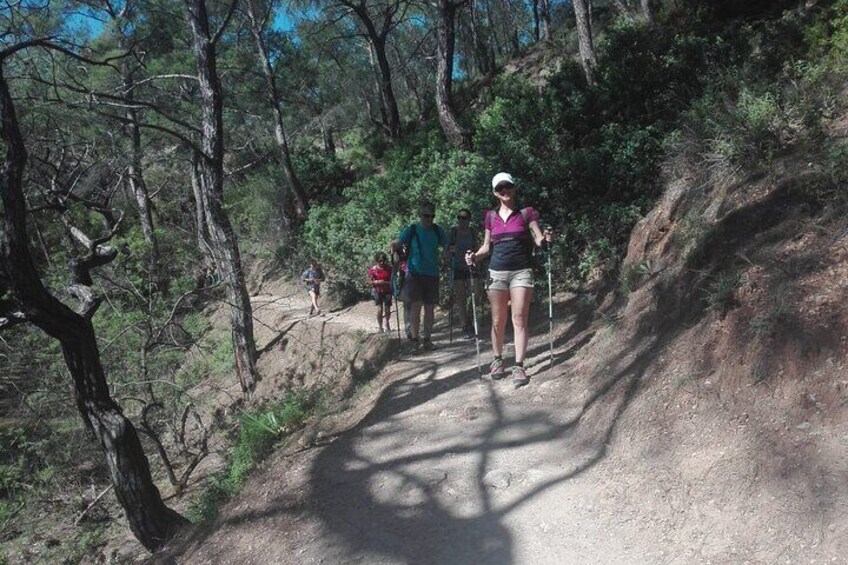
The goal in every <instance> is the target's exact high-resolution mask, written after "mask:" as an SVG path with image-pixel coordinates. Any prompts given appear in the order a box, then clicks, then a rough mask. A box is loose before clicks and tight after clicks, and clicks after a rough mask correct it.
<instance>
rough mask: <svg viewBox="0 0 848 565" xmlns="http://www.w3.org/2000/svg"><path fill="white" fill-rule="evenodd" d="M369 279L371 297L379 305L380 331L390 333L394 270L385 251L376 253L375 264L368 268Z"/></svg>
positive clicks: (378, 322)
mask: <svg viewBox="0 0 848 565" xmlns="http://www.w3.org/2000/svg"><path fill="white" fill-rule="evenodd" d="M368 279H369V280H370V281H371V298H373V299H374V304H376V305H377V326H378V327H379V328H380V329H379V332H380V333H383V332H386V333H389V332H391V331H392V329H391V327H390V325H389V320H390V319H391V315H392V270H391V268H389V259H388V257H386V254H385V253H383V252H380V253H377V254H376V255H374V265H372V266H371V267H369V268H368ZM384 320H385V322H386V323H385V328H384V327H383V321H384Z"/></svg>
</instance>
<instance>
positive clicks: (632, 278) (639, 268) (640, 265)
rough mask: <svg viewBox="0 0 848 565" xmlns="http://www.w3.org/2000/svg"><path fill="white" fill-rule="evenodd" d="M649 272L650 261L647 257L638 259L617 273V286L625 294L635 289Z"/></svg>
mask: <svg viewBox="0 0 848 565" xmlns="http://www.w3.org/2000/svg"><path fill="white" fill-rule="evenodd" d="M651 272H652V270H651V261H650V260H649V259H640V260H639V261H636V262H635V263H633V264H630V265H627V266H625V267H623V268H622V269H621V272H620V273H619V275H618V282H619V288H620V289H621V292H622V294H624V295H625V296H626V295H628V294H630V293H631V292H633V291H634V290H636V288H637V287H638V286H639V284H641V282H642V281H643V280H644V279H645V277H647V276H649V275H650V274H651Z"/></svg>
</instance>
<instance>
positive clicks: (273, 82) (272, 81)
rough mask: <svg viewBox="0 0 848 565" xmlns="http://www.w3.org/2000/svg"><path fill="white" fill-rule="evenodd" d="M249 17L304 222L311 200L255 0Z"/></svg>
mask: <svg viewBox="0 0 848 565" xmlns="http://www.w3.org/2000/svg"><path fill="white" fill-rule="evenodd" d="M247 17H248V19H250V30H251V32H252V33H253V39H254V41H255V42H256V50H257V53H258V55H259V64H260V65H261V66H262V74H263V75H264V77H265V84H266V86H267V87H268V99H269V102H270V104H271V110H272V111H273V113H274V137H275V138H276V140H277V147H278V148H279V150H280V161H281V162H282V164H283V173H284V174H285V176H286V183H287V184H288V186H289V188H290V189H291V194H292V197H293V199H294V216H295V219H297V220H298V221H301V222H302V221H303V220H305V219H306V212H307V210H308V209H309V202H308V200H307V197H306V192H305V191H304V190H303V185H302V184H301V183H300V179H298V178H297V174H295V171H294V165H292V160H291V152H290V151H289V142H288V139H287V137H286V130H285V126H284V124H283V109H282V108H280V91H279V89H278V88H277V77H275V76H274V69H273V68H272V67H271V58H270V56H269V55H268V49H267V48H266V47H265V39H264V38H263V37H262V32H263V31H264V30H263V28H264V24H263V23H262V22H260V20H259V19H258V18H257V17H256V8H255V6H254V5H253V0H248V2H247ZM286 200H287V199H286V198H283V201H284V202H285V201H286Z"/></svg>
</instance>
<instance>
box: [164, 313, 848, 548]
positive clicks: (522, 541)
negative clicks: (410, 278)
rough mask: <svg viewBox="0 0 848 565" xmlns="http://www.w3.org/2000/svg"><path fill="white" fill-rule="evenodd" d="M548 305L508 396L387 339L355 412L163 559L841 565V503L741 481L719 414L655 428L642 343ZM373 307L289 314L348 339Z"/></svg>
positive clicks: (453, 360)
mask: <svg viewBox="0 0 848 565" xmlns="http://www.w3.org/2000/svg"><path fill="white" fill-rule="evenodd" d="M258 299H260V300H264V301H266V302H274V300H273V299H271V298H268V297H259V298H258ZM301 306H302V305H301ZM561 306H568V307H563V308H561V309H560V311H562V312H572V314H570V315H564V316H563V317H562V319H561V320H560V322H559V331H558V334H557V338H556V342H555V344H556V349H555V360H554V363H553V366H552V367H551V366H550V365H549V357H548V342H547V335H546V333H545V332H546V330H547V320H546V317H545V314H546V312H545V313H544V314H542V313H541V312H537V313H536V315H535V319H536V320H537V326H536V327H535V328H534V331H533V338H532V339H531V344H530V346H531V347H530V352H529V358H528V367H529V371H528V372H529V374H530V375H531V377H532V380H531V383H530V385H529V386H527V387H524V388H521V389H517V390H516V389H514V388H513V386H512V384H511V382H510V381H509V379H505V380H503V381H491V380H490V379H488V378H482V377H481V376H480V374H479V373H478V368H477V365H476V359H475V348H474V342H473V341H466V340H458V339H454V342H453V343H452V344H450V343H448V339H447V334H446V332H445V331H444V329H443V331H442V332H441V333H439V334H438V335H437V339H436V344H437V346H438V348H437V349H436V350H435V351H433V352H429V353H426V354H414V355H413V354H411V353H409V352H408V351H406V350H405V349H404V347H403V346H402V344H400V343H398V342H396V341H395V342H394V343H397V349H395V350H394V354H395V358H394V360H393V361H392V362H391V363H390V364H389V365H388V366H387V367H386V368H385V369H383V373H382V374H381V378H380V379H378V380H379V381H380V383H381V385H380V387H379V389H377V390H375V391H374V393H373V395H374V396H373V398H371V399H370V400H369V401H368V402H365V404H367V406H366V408H365V410H364V411H363V416H362V417H358V418H357V419H355V422H354V424H353V425H352V426H347V427H343V428H342V431H336V432H330V433H329V434H328V435H326V436H322V437H321V438H320V441H318V442H317V443H318V444H317V445H310V446H309V447H308V448H306V449H299V450H295V451H294V452H289V453H282V452H281V453H278V454H277V455H276V456H274V457H273V458H272V459H271V460H270V461H269V462H268V463H267V464H266V465H264V466H263V468H262V469H260V470H259V471H258V472H257V473H256V474H255V475H254V476H253V477H252V479H251V480H250V482H249V484H248V486H247V487H246V488H245V490H244V491H243V492H242V494H240V495H239V496H238V497H237V498H236V499H234V500H233V501H231V502H230V503H229V504H228V505H227V506H226V507H225V508H224V509H222V512H221V515H220V518H219V520H218V521H217V522H216V524H215V525H214V527H213V528H211V530H210V531H208V532H206V533H203V534H200V535H198V536H196V537H195V539H194V540H193V541H192V542H191V543H190V544H189V545H188V546H187V547H186V548H184V549H183V550H182V551H181V552H180V553H181V554H180V556H179V557H178V558H177V562H179V563H191V564H200V563H204V564H205V563H239V564H272V563H273V564H311V563H315V564H319V563H320V564H349V563H361V564H369V565H370V564H433V565H436V564H438V565H446V564H447V565H449V564H457V565H459V564H494V565H523V564H528V565H529V564H533V565H539V564H552V565H553V564H572V563H573V564H636V563H638V564H681V565H682V564H690V563H715V564H726V563H739V564H742V563H801V562H803V563H810V562H816V563H823V562H824V563H837V562H844V561H840V559H841V558H839V557H837V556H838V555H840V553H839V552H840V551H841V549H840V548H841V547H842V546H843V545H844V544H843V543H842V542H841V541H840V539H842V538H841V537H840V536H841V533H845V528H846V527H848V521H846V518H845V517H846V512H845V511H844V508H843V507H842V505H843V503H845V502H848V498H846V496H842V495H840V496H839V497H838V498H835V499H833V500H832V503H831V504H829V505H828V507H829V508H831V510H832V512H830V514H829V516H831V517H827V516H828V515H827V514H824V513H822V512H821V505H819V504H818V503H816V504H814V503H813V502H814V501H809V503H807V502H803V500H805V499H804V498H803V493H804V492H807V489H808V486H809V483H810V481H806V480H795V481H793V482H791V483H789V482H787V481H785V480H783V479H781V481H782V482H774V481H771V480H769V478H768V477H767V476H765V475H763V473H762V471H761V470H760V471H757V470H756V469H754V471H750V469H752V468H753V467H755V466H756V465H753V466H752V454H754V453H757V452H758V450H760V449H761V448H760V447H759V446H758V445H757V444H756V435H752V434H749V433H748V432H747V431H746V429H745V428H744V427H740V426H739V425H738V424H737V423H733V422H730V423H728V422H726V421H725V419H724V416H722V415H719V416H718V417H716V416H714V415H711V414H709V413H707V414H701V413H697V412H692V414H691V418H687V419H686V420H685V421H677V420H672V421H668V420H664V419H663V418H662V408H661V405H658V403H661V402H664V401H663V400H661V399H657V398H655V397H654V396H651V395H641V396H640V395H638V394H637V390H638V388H639V387H640V386H641V384H640V383H641V381H642V380H643V379H644V378H647V377H645V375H646V372H650V371H651V370H652V369H650V363H651V362H652V358H651V355H650V353H651V352H652V351H653V350H652V349H651V347H652V346H653V344H652V343H651V341H650V340H644V343H641V342H640V345H639V346H637V347H633V348H631V349H629V350H628V351H627V352H619V348H618V346H617V345H616V342H615V340H614V339H612V336H613V334H611V333H609V332H607V331H605V330H603V328H602V329H601V330H600V331H598V330H597V326H594V327H593V326H592V325H590V323H589V321H588V319H587V318H586V317H585V316H584V317H582V318H581V317H580V316H578V314H577V313H575V312H578V311H579V308H573V307H572V306H573V304H569V305H563V304H561ZM372 309H373V308H372V307H371V306H370V305H369V304H363V305H360V306H358V307H355V308H352V309H349V310H346V311H343V312H341V313H336V314H333V315H332V316H331V317H329V318H327V319H318V318H308V317H306V316H305V311H306V309H303V312H301V309H299V308H296V309H295V310H294V313H293V314H292V313H289V314H288V315H289V316H291V319H295V320H296V321H298V323H304V324H311V325H316V326H320V325H322V324H328V323H331V324H336V325H339V326H340V329H344V328H349V329H350V331H359V332H362V331H363V330H367V329H368V328H371V327H373V325H374V323H373V322H372V320H371V316H372ZM584 314H585V312H584ZM269 325H270V324H269ZM321 327H324V326H321ZM596 334H597V335H596ZM267 338H272V336H270V335H269V336H266V339H267ZM272 339H273V338H272ZM383 339H388V338H386V337H383ZM589 342H593V343H595V345H596V346H597V345H598V344H599V343H600V345H604V344H605V343H608V344H609V347H610V348H611V350H613V351H616V354H615V363H616V366H615V367H613V366H612V365H610V366H609V367H607V366H605V365H604V364H605V363H607V362H610V361H609V359H605V360H603V361H597V360H595V361H594V362H598V363H601V365H600V366H599V367H596V368H595V369H593V370H587V363H589V361H587V360H585V359H584V360H582V361H581V360H580V356H581V350H582V349H584V348H585V347H586V346H587V344H588V343H589ZM488 347H489V344H488V342H485V343H483V344H482V346H481V350H482V351H483V359H484V360H485V359H488V358H489V357H490V353H489V351H488ZM506 357H507V359H510V358H511V356H510V355H509V353H507V355H506ZM833 467H834V468H836V467H837V465H833ZM840 468H841V467H840ZM716 469H721V473H718V472H716ZM749 471H750V472H749ZM834 479H835V476H834ZM816 480H819V479H816ZM811 481H812V479H811ZM799 497H800V498H799ZM785 500H794V501H795V503H794V505H793V511H792V512H789V513H786V512H783V511H782V504H783V502H782V501H785ZM753 502H756V504H753ZM839 508H843V509H842V510H839ZM834 516H835V517H836V518H834Z"/></svg>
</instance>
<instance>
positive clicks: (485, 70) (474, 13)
mask: <svg viewBox="0 0 848 565" xmlns="http://www.w3.org/2000/svg"><path fill="white" fill-rule="evenodd" d="M471 35H472V37H473V39H474V52H475V54H476V59H477V69H478V71H479V72H480V74H481V75H483V76H487V75H489V73H491V72H492V71H494V70H495V63H494V56H493V54H492V50H491V48H490V46H489V42H488V40H487V38H488V35H487V34H486V33H485V32H484V30H483V23H482V21H481V19H480V8H479V6H478V4H477V0H472V1H471Z"/></svg>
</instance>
